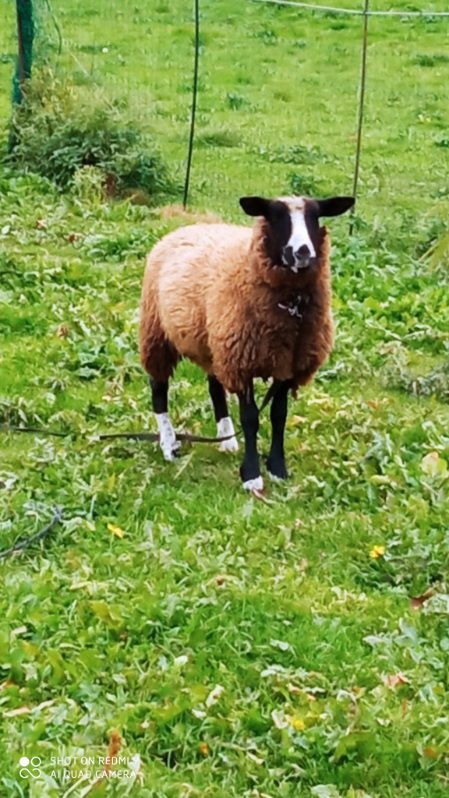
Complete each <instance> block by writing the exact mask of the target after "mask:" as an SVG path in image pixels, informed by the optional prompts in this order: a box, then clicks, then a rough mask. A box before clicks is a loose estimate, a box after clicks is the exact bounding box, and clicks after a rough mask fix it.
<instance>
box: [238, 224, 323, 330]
mask: <svg viewBox="0 0 449 798" xmlns="http://www.w3.org/2000/svg"><path fill="white" fill-rule="evenodd" d="M319 260H320V263H319V265H318V268H317V269H316V270H315V271H314V273H313V277H312V278H311V279H309V280H304V276H301V277H300V278H299V279H298V275H295V274H293V273H291V272H288V271H287V270H286V269H285V267H282V266H276V265H275V264H273V262H272V260H271V259H270V258H269V257H268V255H267V253H266V247H265V243H264V239H263V236H261V235H260V230H259V229H258V228H257V227H256V228H255V231H254V236H253V239H252V242H251V245H250V249H249V257H248V263H247V266H248V268H247V274H246V279H247V281H248V283H249V285H250V286H251V290H252V293H253V295H254V296H257V295H259V296H261V297H262V295H264V296H265V297H267V295H269V296H270V298H271V302H272V304H273V305H274V306H278V305H279V304H281V305H283V306H285V308H287V312H289V314H290V315H291V316H295V315H296V316H297V317H299V314H300V307H299V306H300V305H301V306H302V307H303V308H304V306H306V305H308V304H309V303H313V304H315V300H316V298H320V299H321V300H322V301H324V302H328V301H329V298H330V270H329V237H328V235H327V232H325V231H324V235H323V240H322V245H321V251H320V255H319ZM295 309H296V310H295Z"/></svg>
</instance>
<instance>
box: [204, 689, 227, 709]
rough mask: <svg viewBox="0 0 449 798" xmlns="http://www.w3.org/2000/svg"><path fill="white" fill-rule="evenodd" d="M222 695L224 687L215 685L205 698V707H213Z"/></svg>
mask: <svg viewBox="0 0 449 798" xmlns="http://www.w3.org/2000/svg"><path fill="white" fill-rule="evenodd" d="M222 693H224V687H222V686H221V684H216V685H215V687H214V689H213V690H211V691H210V693H209V695H208V696H207V698H206V706H207V707H213V705H214V704H216V703H217V701H219V699H220V696H221V695H222Z"/></svg>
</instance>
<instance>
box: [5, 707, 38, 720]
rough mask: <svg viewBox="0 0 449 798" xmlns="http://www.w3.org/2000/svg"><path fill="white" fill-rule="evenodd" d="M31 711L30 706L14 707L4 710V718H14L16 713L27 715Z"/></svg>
mask: <svg viewBox="0 0 449 798" xmlns="http://www.w3.org/2000/svg"><path fill="white" fill-rule="evenodd" d="M30 712H32V707H16V709H8V710H6V712H4V713H3V714H4V716H5V718H15V717H17V716H18V715H28V714H29V713H30Z"/></svg>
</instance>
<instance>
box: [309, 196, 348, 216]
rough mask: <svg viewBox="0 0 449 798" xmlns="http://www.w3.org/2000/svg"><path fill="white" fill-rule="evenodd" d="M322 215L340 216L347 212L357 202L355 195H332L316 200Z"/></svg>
mask: <svg viewBox="0 0 449 798" xmlns="http://www.w3.org/2000/svg"><path fill="white" fill-rule="evenodd" d="M316 202H317V205H318V208H319V215H320V216H340V215H341V214H342V213H346V211H349V209H350V208H352V206H353V205H354V203H355V197H330V198H329V199H324V200H316Z"/></svg>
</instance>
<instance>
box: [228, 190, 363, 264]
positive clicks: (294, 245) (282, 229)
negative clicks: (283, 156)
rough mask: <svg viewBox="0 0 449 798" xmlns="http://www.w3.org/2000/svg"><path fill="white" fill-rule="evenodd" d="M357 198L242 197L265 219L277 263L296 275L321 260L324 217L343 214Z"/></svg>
mask: <svg viewBox="0 0 449 798" xmlns="http://www.w3.org/2000/svg"><path fill="white" fill-rule="evenodd" d="M354 202H355V199H354V197H331V198H329V199H324V200H317V199H311V198H310V197H279V198H278V199H273V200H270V199H264V198H263V197H242V198H241V199H240V205H241V206H242V208H243V210H244V211H245V213H247V214H248V216H262V217H263V218H264V219H265V221H266V225H265V231H266V247H267V255H268V257H269V258H270V260H271V261H272V263H273V265H275V266H282V267H284V268H286V269H288V270H289V271H290V272H293V273H294V274H299V273H300V272H301V273H304V271H305V270H308V269H310V268H311V267H313V266H314V265H315V264H316V263H317V262H318V259H319V256H320V248H321V244H322V241H323V229H322V228H321V227H320V221H319V220H320V217H321V216H339V215H340V214H342V213H345V211H348V210H349V209H350V208H352V206H353V205H354Z"/></svg>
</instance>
